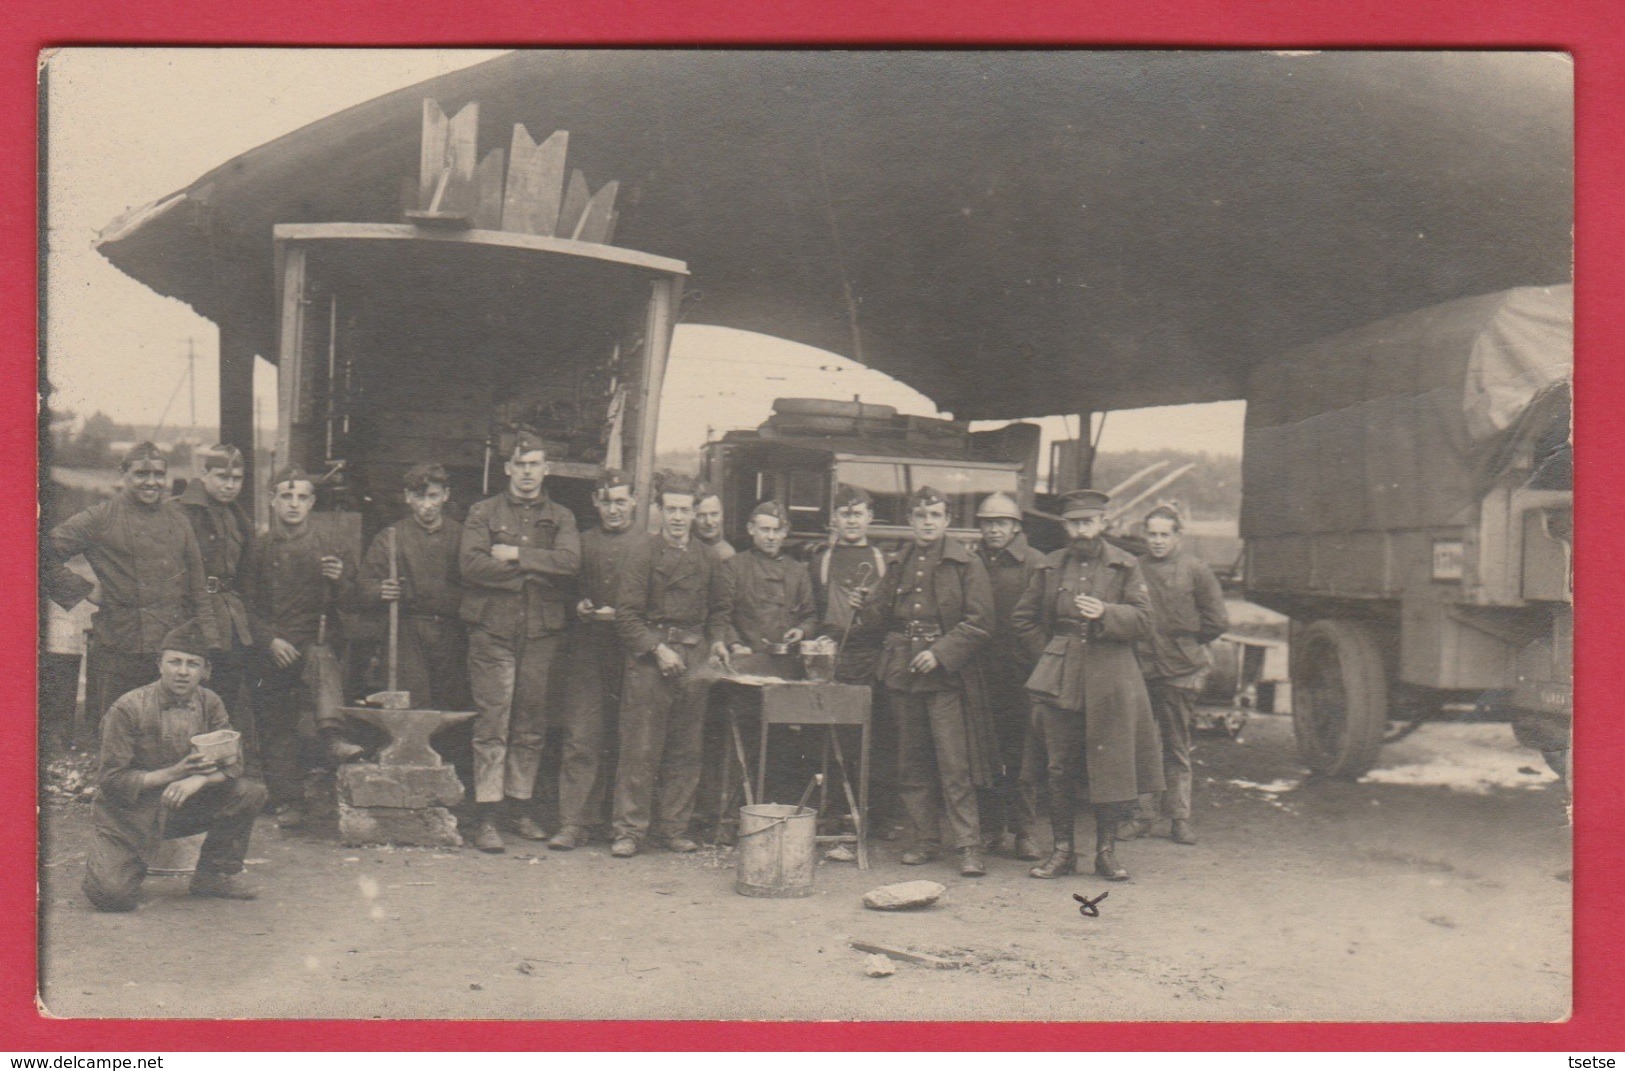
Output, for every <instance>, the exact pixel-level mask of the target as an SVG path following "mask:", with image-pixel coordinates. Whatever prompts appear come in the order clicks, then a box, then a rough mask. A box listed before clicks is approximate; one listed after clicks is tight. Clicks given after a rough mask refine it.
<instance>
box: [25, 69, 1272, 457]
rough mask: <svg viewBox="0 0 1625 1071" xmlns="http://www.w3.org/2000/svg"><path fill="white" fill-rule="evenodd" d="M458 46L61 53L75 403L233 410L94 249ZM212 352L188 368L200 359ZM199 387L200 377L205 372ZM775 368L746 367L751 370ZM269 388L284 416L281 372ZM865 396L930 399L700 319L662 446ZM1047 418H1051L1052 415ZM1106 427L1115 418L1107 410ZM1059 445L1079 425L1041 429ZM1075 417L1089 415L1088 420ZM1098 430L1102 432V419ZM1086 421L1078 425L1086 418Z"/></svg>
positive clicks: (177, 333)
mask: <svg viewBox="0 0 1625 1071" xmlns="http://www.w3.org/2000/svg"><path fill="white" fill-rule="evenodd" d="M498 54H499V53H497V52H492V51H474V50H465V51H454V50H422V49H414V50H405V49H386V50H354V49H345V50H332V49H330V50H301V49H135V48H131V49H69V50H64V51H62V52H59V53H57V54H56V55H54V56H53V57H52V58H51V59H50V61H49V66H50V81H49V93H50V98H49V101H48V105H47V108H48V116H49V119H48V135H47V136H48V146H47V150H48V160H49V173H48V176H47V183H48V186H47V191H48V201H47V204H48V218H47V227H48V246H47V248H48V251H49V257H48V262H47V290H46V294H47V321H46V361H47V368H48V372H49V376H50V379H51V382H52V384H53V386H54V388H55V389H56V391H57V394H56V396H55V398H54V399H53V402H54V405H55V406H56V407H57V408H58V409H67V410H72V411H74V412H76V413H79V414H80V415H88V414H90V413H92V412H95V411H97V410H101V411H103V412H105V413H107V414H108V415H109V416H112V417H113V418H114V419H116V420H120V421H125V422H133V423H158V422H160V421H161V420H162V421H164V422H166V423H168V424H169V425H175V424H190V423H191V421H192V411H193V405H194V398H195V407H196V419H197V422H198V423H199V424H200V425H213V424H214V423H215V422H216V420H217V407H216V397H217V395H216V391H217V389H218V386H217V382H218V381H217V378H216V366H215V359H216V353H217V349H216V347H217V336H216V332H215V329H214V325H213V324H212V323H210V322H209V321H207V320H204V319H202V318H201V317H199V316H197V315H196V314H194V313H193V312H192V311H191V310H190V309H189V308H187V307H186V306H185V305H183V304H181V303H180V302H178V301H174V300H172V299H169V298H163V297H159V296H158V295H156V294H154V293H153V292H152V291H150V290H148V289H146V288H145V287H144V286H142V285H141V284H140V283H137V282H136V281H135V280H133V279H131V278H129V277H128V276H126V275H124V274H123V273H121V272H119V271H118V270H117V269H115V268H114V267H113V266H112V265H111V264H109V263H108V262H107V261H106V260H105V259H103V258H102V257H101V255H100V254H98V253H97V252H96V251H95V248H94V242H95V238H96V235H97V234H98V233H99V232H100V231H101V230H102V229H104V228H105V227H106V226H107V225H108V224H109V223H110V222H111V221H112V220H113V219H115V218H116V217H118V216H119V215H120V214H122V213H124V212H125V211H127V210H129V209H131V208H137V207H140V206H142V205H145V204H148V203H151V202H153V201H155V200H158V199H159V198H161V197H163V196H165V195H167V194H169V193H172V192H174V191H175V190H177V189H180V188H181V187H183V186H185V185H187V184H188V183H190V182H191V181H193V180H194V179H196V178H197V177H198V176H199V175H201V174H202V173H204V172H205V171H208V170H210V169H211V168H213V167H216V166H218V165H219V164H221V163H224V162H225V161H226V160H229V159H230V158H232V157H233V156H236V155H238V154H239V153H242V152H245V151H247V150H248V149H251V148H253V147H255V146H256V145H260V144H262V143H264V142H266V141H269V140H271V139H272V138H275V137H278V136H280V135H282V134H285V133H288V132H289V131H292V130H295V129H298V128H299V127H301V126H304V125H305V124H307V123H310V122H314V121H315V120H317V119H320V118H322V117H324V116H326V115H329V114H331V113H333V112H335V111H338V110H340V109H342V108H346V107H349V106H351V105H353V104H358V103H361V102H362V101H365V100H369V99H371V98H373V97H376V96H378V95H380V94H383V93H387V92H389V91H391V90H394V89H398V88H400V87H402V86H406V85H410V84H412V83H414V82H418V81H422V80H423V79H426V78H432V77H435V76H437V75H440V74H444V73H446V72H448V71H452V70H456V69H458V68H461V67H465V66H469V65H471V64H473V63H478V62H481V61H483V60H485V59H488V58H490V57H492V56H495V55H498ZM189 349H190V351H191V352H193V353H195V354H196V358H197V359H196V360H195V362H189V360H188V352H189ZM189 363H190V364H192V365H193V367H195V380H188V379H187V377H186V372H187V368H188V365H189ZM753 372H754V373H760V374H747V373H753ZM258 373H259V374H258V375H257V376H256V394H257V395H259V396H260V397H261V398H263V399H264V403H263V408H262V420H263V421H264V422H269V421H271V420H272V419H274V412H275V405H274V398H275V381H276V380H275V377H276V372H275V369H274V367H273V366H272V365H270V364H269V363H266V362H261V364H260V368H259V369H258ZM854 395H856V396H859V397H861V398H862V399H863V400H865V401H868V402H877V403H883V404H888V405H894V406H896V407H897V408H898V409H899V410H900V411H902V412H906V413H913V414H918V415H925V416H931V415H938V414H937V410H936V407H935V406H934V405H932V403H931V401H930V400H929V399H928V398H926V397H924V396H923V395H921V394H919V393H918V392H917V391H914V390H913V389H911V388H909V387H907V386H905V385H904V384H902V383H899V382H897V381H896V380H893V379H891V378H890V377H888V376H885V375H882V374H881V373H879V372H875V371H873V370H871V369H866V368H863V367H862V366H861V365H858V364H856V363H854V362H852V361H850V360H847V359H845V358H842V357H838V356H836V355H834V354H831V353H827V352H825V351H823V350H818V349H814V348H813V347H810V346H803V345H800V344H799V343H794V342H789V341H786V340H783V339H775V338H771V337H768V336H765V335H757V334H752V333H749V332H743V331H735V330H732V329H730V328H722V327H712V326H702V325H684V326H681V327H679V328H678V330H677V332H676V336H675V338H674V339H673V344H672V359H671V366H670V369H669V372H668V376H667V381H666V391H665V395H664V398H663V406H662V422H661V432H660V443H659V448H660V449H661V450H662V451H671V450H683V449H691V448H695V447H697V446H698V445H699V444H700V443H701V442H703V441H704V438H705V436H706V435H707V433H708V432H712V433H720V432H721V431H724V430H727V429H729V428H743V427H754V426H755V425H757V424H758V423H760V422H761V421H762V420H763V419H765V418H766V416H767V415H768V413H769V411H770V408H771V404H772V401H773V399H774V398H776V397H833V398H850V397H853V396H854ZM1036 415H1037V414H1035V416H1036ZM1242 416H1243V405H1242V403H1240V402H1223V403H1217V404H1214V405H1200V406H1180V407H1176V408H1160V409H1142V410H1132V411H1123V412H1116V413H1113V414H1111V415H1110V417H1109V418H1107V419H1106V422H1105V429H1104V432H1103V434H1102V436H1101V444H1100V445H1101V448H1102V449H1103V450H1128V449H1154V448H1156V447H1161V446H1168V447H1176V448H1179V449H1187V450H1204V451H1208V452H1210V453H1220V454H1239V453H1240V451H1241V425H1242ZM1097 420H1098V418H1097ZM1042 423H1043V424H1044V425H1045V429H1046V436H1045V438H1046V439H1050V438H1054V437H1056V436H1066V435H1069V434H1070V432H1069V431H1068V430H1067V428H1066V425H1065V424H1064V422H1063V421H1062V420H1060V419H1056V418H1052V419H1048V420H1045V421H1042ZM1074 425H1075V422H1074ZM1097 426H1098V425H1097ZM1072 431H1075V426H1074V427H1073V429H1072Z"/></svg>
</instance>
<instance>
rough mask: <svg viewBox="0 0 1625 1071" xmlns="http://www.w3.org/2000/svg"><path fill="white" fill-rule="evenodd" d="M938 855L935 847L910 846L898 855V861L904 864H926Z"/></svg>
mask: <svg viewBox="0 0 1625 1071" xmlns="http://www.w3.org/2000/svg"><path fill="white" fill-rule="evenodd" d="M936 857H937V850H936V849H935V848H909V849H908V850H906V851H905V852H903V854H902V855H900V856H898V857H897V861H898V862H899V863H902V864H903V865H904V866H924V865H925V864H926V863H929V862H930V861H931V860H933V859H935V858H936Z"/></svg>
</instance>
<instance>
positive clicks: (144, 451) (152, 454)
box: [118, 442, 169, 472]
mask: <svg viewBox="0 0 1625 1071" xmlns="http://www.w3.org/2000/svg"><path fill="white" fill-rule="evenodd" d="M138 461H157V462H159V463H160V464H162V465H163V466H164V468H166V469H167V468H168V467H169V459H168V458H167V457H165V456H164V452H163V451H162V450H160V449H158V447H157V445H155V444H154V443H151V442H139V443H136V444H135V445H134V446H132V447H130V449H129V450H127V451H125V453H124V459H123V460H122V461H120V462H119V463H118V467H119V470H120V471H122V472H129V471H130V470H131V469H132V468H134V467H135V464H136V462H138Z"/></svg>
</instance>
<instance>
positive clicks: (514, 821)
mask: <svg viewBox="0 0 1625 1071" xmlns="http://www.w3.org/2000/svg"><path fill="white" fill-rule="evenodd" d="M520 806H522V804H520V803H518V801H513V800H510V801H509V829H510V830H513V835H515V837H523V839H525V840H546V839H548V830H546V829H543V827H541V822H538V821H536V819H533V817H531V816H530V814H525V813H523V811H522V809H520Z"/></svg>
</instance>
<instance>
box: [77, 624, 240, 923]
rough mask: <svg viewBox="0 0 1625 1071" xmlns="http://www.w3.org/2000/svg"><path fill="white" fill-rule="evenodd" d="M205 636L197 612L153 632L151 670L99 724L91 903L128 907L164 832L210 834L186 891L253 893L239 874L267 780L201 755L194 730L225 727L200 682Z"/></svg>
mask: <svg viewBox="0 0 1625 1071" xmlns="http://www.w3.org/2000/svg"><path fill="white" fill-rule="evenodd" d="M211 646H212V641H211V640H209V639H208V638H207V637H205V635H204V630H203V629H202V627H201V626H200V624H199V623H198V622H197V621H190V622H186V623H185V624H183V625H181V626H180V627H179V628H175V629H171V630H170V632H169V634H168V635H166V636H164V637H163V638H162V639H161V640H160V641H159V648H160V653H159V655H158V657H157V659H156V662H157V670H158V679H157V680H156V681H154V682H152V683H151V684H144V685H142V686H141V687H139V688H137V689H135V690H134V691H131V692H126V693H125V694H124V695H123V696H121V697H120V698H119V699H118V701H117V702H115V703H114V704H113V707H112V709H111V710H109V711H108V713H107V717H106V719H104V721H103V724H102V747H101V762H100V765H99V766H98V768H97V772H96V813H95V820H94V821H95V829H94V833H93V839H92V841H91V845H90V851H89V852H88V853H87V854H86V857H85V879H84V890H85V896H86V898H88V899H89V900H90V902H91V904H92V905H93V906H94V907H95V908H96V909H97V910H98V911H133V910H135V908H136V906H137V904H138V903H139V898H140V890H141V882H142V879H143V878H145V877H146V875H147V862H148V860H150V859H151V858H152V855H153V853H154V852H155V851H157V849H158V846H159V844H160V843H161V842H162V841H164V840H165V839H170V838H176V837H190V836H193V835H195V834H198V833H207V834H208V836H207V837H205V838H204V841H203V851H202V853H201V854H200V855H199V856H198V863H197V872H196V874H195V875H194V876H193V877H192V886H191V893H192V895H193V896H212V897H218V898H221V899H226V900H252V899H254V897H255V896H256V895H257V893H256V891H255V889H254V888H253V886H251V885H249V884H248V883H247V882H245V881H244V880H243V879H242V877H241V876H240V875H241V874H242V870H243V860H244V859H245V858H246V857H247V855H248V838H249V835H250V834H251V833H253V831H254V818H255V816H257V815H258V814H259V813H260V808H262V807H263V806H264V805H265V787H264V786H263V785H261V784H260V783H259V782H258V781H251V780H249V779H247V778H245V777H243V776H242V762H241V759H240V758H239V760H238V761H236V762H233V763H231V764H229V765H225V766H221V765H219V764H218V763H216V762H214V761H212V760H208V759H205V758H204V757H203V756H202V755H200V754H198V753H197V751H196V749H195V748H194V747H193V745H192V737H194V736H200V735H202V734H204V733H210V732H215V731H216V730H219V729H230V728H231V722H230V721H229V720H228V719H227V717H226V707H225V704H224V703H222V702H221V701H220V697H219V696H218V695H216V694H215V693H214V692H212V691H210V690H209V689H207V688H205V687H203V682H204V680H205V678H207V677H208V665H209V663H208V658H209V650H210V648H211Z"/></svg>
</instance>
